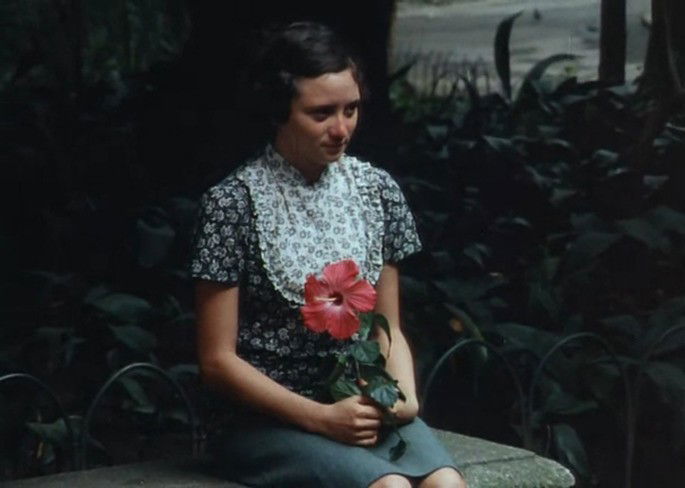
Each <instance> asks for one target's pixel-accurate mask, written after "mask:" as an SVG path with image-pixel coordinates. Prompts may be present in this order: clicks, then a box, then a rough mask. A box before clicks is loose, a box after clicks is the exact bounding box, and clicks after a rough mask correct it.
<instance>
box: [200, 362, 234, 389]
mask: <svg viewBox="0 0 685 488" xmlns="http://www.w3.org/2000/svg"><path fill="white" fill-rule="evenodd" d="M198 363H199V364H198V366H199V370H200V380H201V381H202V382H203V383H204V384H205V385H207V386H210V387H216V386H217V385H219V384H221V383H223V382H225V381H226V373H227V372H228V371H230V367H231V359H230V355H229V354H222V355H209V354H200V357H199V361H198Z"/></svg>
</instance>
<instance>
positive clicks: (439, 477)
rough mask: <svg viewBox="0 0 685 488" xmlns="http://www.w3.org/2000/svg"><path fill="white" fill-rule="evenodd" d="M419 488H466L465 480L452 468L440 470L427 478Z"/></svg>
mask: <svg viewBox="0 0 685 488" xmlns="http://www.w3.org/2000/svg"><path fill="white" fill-rule="evenodd" d="M419 488H466V480H464V478H462V476H461V475H460V474H459V472H457V470H455V469H454V468H442V469H438V470H437V471H435V472H433V473H431V474H430V475H429V476H427V477H426V478H425V479H424V480H423V481H422V482H421V483H420V484H419Z"/></svg>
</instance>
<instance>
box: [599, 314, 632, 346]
mask: <svg viewBox="0 0 685 488" xmlns="http://www.w3.org/2000/svg"><path fill="white" fill-rule="evenodd" d="M600 322H601V323H602V324H603V325H604V326H605V327H606V328H607V329H608V330H609V331H612V332H617V333H619V334H622V335H624V336H625V337H626V338H628V339H631V340H632V339H637V338H638V337H639V336H640V334H641V333H642V326H641V325H640V322H638V320H637V319H636V318H635V317H634V316H632V315H614V316H613V317H607V318H605V319H603V320H601V321H600Z"/></svg>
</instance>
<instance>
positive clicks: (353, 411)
mask: <svg viewBox="0 0 685 488" xmlns="http://www.w3.org/2000/svg"><path fill="white" fill-rule="evenodd" d="M195 291H196V293H195V299H196V309H197V328H198V329H197V330H198V337H197V339H198V340H197V346H198V358H199V365H200V372H201V374H202V378H203V380H204V381H205V382H206V383H207V384H209V385H210V386H211V387H213V388H215V389H217V390H219V391H222V392H225V393H227V394H229V395H230V396H231V397H233V398H234V399H236V400H238V401H240V402H242V403H245V404H247V405H249V406H251V407H252V408H254V409H256V410H258V411H260V412H263V413H265V414H268V415H270V416H273V417H276V418H278V419H280V420H283V421H284V422H287V423H291V424H294V425H297V426H299V427H301V428H303V429H305V430H307V431H310V432H315V433H319V434H322V435H326V436H328V437H330V438H332V439H335V440H337V441H340V442H345V443H348V444H356V445H372V444H374V443H375V442H376V440H377V433H378V428H379V426H380V417H381V413H380V411H379V410H378V409H377V408H376V407H375V406H373V405H371V404H370V402H369V401H368V400H366V399H363V398H362V397H351V398H348V399H346V400H343V401H340V402H337V403H335V404H333V405H325V404H322V403H318V402H316V401H314V400H311V399H309V398H306V397H303V396H301V395H298V394H296V393H294V392H292V391H290V390H288V389H287V388H285V387H284V386H282V385H280V384H278V383H277V382H275V381H273V380H272V379H271V378H269V377H267V376H266V375H264V374H262V373H261V372H260V371H258V370H257V369H256V368H254V367H253V366H252V365H251V364H249V363H248V362H246V361H245V360H243V359H241V358H240V357H239V356H238V355H237V354H236V343H237V337H238V296H239V293H240V292H239V289H238V287H226V286H224V285H221V284H219V283H214V282H210V281H198V282H197V284H196V288H195Z"/></svg>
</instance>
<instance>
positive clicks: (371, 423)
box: [355, 419, 381, 430]
mask: <svg viewBox="0 0 685 488" xmlns="http://www.w3.org/2000/svg"><path fill="white" fill-rule="evenodd" d="M380 426H381V421H380V419H359V420H358V421H357V422H356V423H355V427H356V428H357V430H369V429H374V430H377V429H379V428H380Z"/></svg>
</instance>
